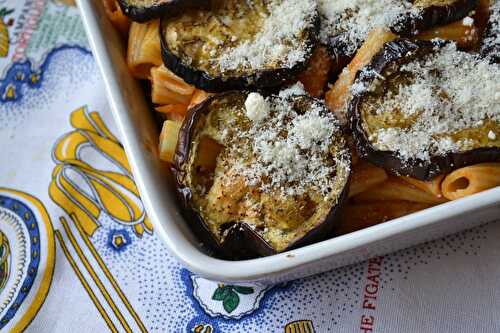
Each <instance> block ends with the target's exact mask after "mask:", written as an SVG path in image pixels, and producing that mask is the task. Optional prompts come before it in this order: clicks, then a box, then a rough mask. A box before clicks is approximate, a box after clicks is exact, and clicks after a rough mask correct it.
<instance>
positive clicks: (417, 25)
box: [326, 0, 479, 72]
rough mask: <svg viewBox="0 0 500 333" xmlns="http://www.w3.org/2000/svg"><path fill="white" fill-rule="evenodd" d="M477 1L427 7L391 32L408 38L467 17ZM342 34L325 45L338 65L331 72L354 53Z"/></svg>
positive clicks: (397, 23)
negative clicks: (349, 49) (350, 50)
mask: <svg viewBox="0 0 500 333" xmlns="http://www.w3.org/2000/svg"><path fill="white" fill-rule="evenodd" d="M478 4H479V1H478V0H457V1H455V2H454V3H453V4H451V5H445V6H435V5H432V6H429V7H426V8H424V9H423V10H422V15H421V17H417V18H415V17H412V16H411V15H409V14H408V15H405V16H403V17H402V18H401V19H400V20H398V21H397V22H396V23H395V24H394V25H393V26H392V27H390V29H391V31H392V32H393V33H395V34H396V35H399V36H401V37H410V36H414V35H416V34H418V33H419V32H422V31H424V30H427V29H430V28H432V27H434V26H437V25H444V24H448V23H451V22H454V21H456V20H459V19H462V18H464V17H465V16H467V15H468V14H469V13H470V11H471V10H473V9H474V8H476V7H477V5H478ZM341 37H342V33H341V34H339V35H337V36H334V37H332V39H331V43H329V45H327V46H326V47H327V49H328V51H329V53H330V55H331V56H332V57H333V58H334V60H335V61H336V64H338V68H334V69H333V70H334V71H336V72H339V71H340V70H342V68H343V67H345V66H346V65H347V64H348V63H349V62H350V61H351V60H352V58H353V57H354V55H355V53H356V52H354V53H349V52H347V46H346V45H345V43H344V42H343V41H342V40H341V39H342V38H341Z"/></svg>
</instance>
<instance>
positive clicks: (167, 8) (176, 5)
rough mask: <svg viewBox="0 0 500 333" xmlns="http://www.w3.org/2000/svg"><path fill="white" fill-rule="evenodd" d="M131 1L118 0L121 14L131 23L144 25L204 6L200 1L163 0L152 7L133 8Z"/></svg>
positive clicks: (203, 2)
mask: <svg viewBox="0 0 500 333" xmlns="http://www.w3.org/2000/svg"><path fill="white" fill-rule="evenodd" d="M130 1H131V0H118V4H119V5H120V8H121V9H122V11H123V13H124V14H125V15H126V16H127V17H128V18H130V19H131V20H132V21H135V22H139V23H144V22H147V21H149V20H153V19H156V18H159V17H161V16H163V15H168V16H175V15H177V14H180V13H181V12H182V11H184V10H185V9H188V8H194V7H203V6H206V4H205V2H206V1H202V0H164V2H161V3H159V4H156V5H153V6H142V7H141V6H135V5H133V4H130Z"/></svg>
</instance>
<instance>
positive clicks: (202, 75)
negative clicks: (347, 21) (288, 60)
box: [160, 16, 320, 93]
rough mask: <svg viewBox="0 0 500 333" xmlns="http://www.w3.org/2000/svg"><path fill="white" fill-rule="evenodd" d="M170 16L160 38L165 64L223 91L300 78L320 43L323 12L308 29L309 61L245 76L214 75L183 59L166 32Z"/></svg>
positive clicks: (269, 85)
mask: <svg viewBox="0 0 500 333" xmlns="http://www.w3.org/2000/svg"><path fill="white" fill-rule="evenodd" d="M167 21H168V17H162V18H161V22H160V42H161V55H162V59H163V63H164V64H165V66H166V67H167V68H168V69H170V70H171V71H172V72H174V73H175V74H176V75H177V76H179V77H181V78H182V79H183V80H184V81H185V82H187V83H189V84H191V85H193V86H195V87H196V88H198V89H202V90H205V91H208V92H211V93H222V92H226V91H231V90H259V89H263V90H267V89H272V88H278V87H280V86H284V85H286V84H287V83H291V82H293V81H296V78H297V75H298V74H300V73H301V72H302V71H304V70H305V69H306V68H307V64H308V61H309V59H310V57H311V55H312V52H313V50H314V46H315V45H316V42H317V41H316V37H317V36H318V34H319V23H320V20H319V16H316V19H315V21H314V23H313V24H312V26H311V28H309V29H308V31H306V35H308V36H310V47H309V48H308V49H309V52H308V55H307V57H306V59H307V60H306V61H304V62H301V63H298V64H296V65H295V66H293V67H292V68H276V69H273V70H260V71H255V72H254V73H252V74H251V75H245V76H233V77H224V78H223V77H222V76H211V75H209V74H208V73H206V72H204V71H202V70H199V69H196V68H193V67H191V66H190V65H188V64H186V63H184V62H183V60H182V59H181V58H180V57H178V56H177V55H175V54H174V52H172V51H171V50H170V48H169V46H168V43H167V41H166V39H165V37H164V36H163V33H162V32H163V31H164V27H165V24H166V22H167Z"/></svg>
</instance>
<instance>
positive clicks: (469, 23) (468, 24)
mask: <svg viewBox="0 0 500 333" xmlns="http://www.w3.org/2000/svg"><path fill="white" fill-rule="evenodd" d="M462 24H463V25H465V26H466V27H472V25H473V24H474V19H473V18H472V17H470V16H467V17H464V19H463V20H462Z"/></svg>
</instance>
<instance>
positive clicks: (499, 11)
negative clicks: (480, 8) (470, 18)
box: [481, 0, 500, 63]
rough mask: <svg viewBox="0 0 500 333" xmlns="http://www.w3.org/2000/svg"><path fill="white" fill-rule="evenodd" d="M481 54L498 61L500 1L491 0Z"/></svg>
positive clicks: (499, 47) (499, 50)
mask: <svg viewBox="0 0 500 333" xmlns="http://www.w3.org/2000/svg"><path fill="white" fill-rule="evenodd" d="M481 54H482V55H483V56H484V57H487V58H489V59H490V60H491V61H492V62H495V63H500V1H499V0H492V4H491V7H490V18H489V20H488V25H487V27H486V31H485V33H484V37H483V41H482V43H481Z"/></svg>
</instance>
